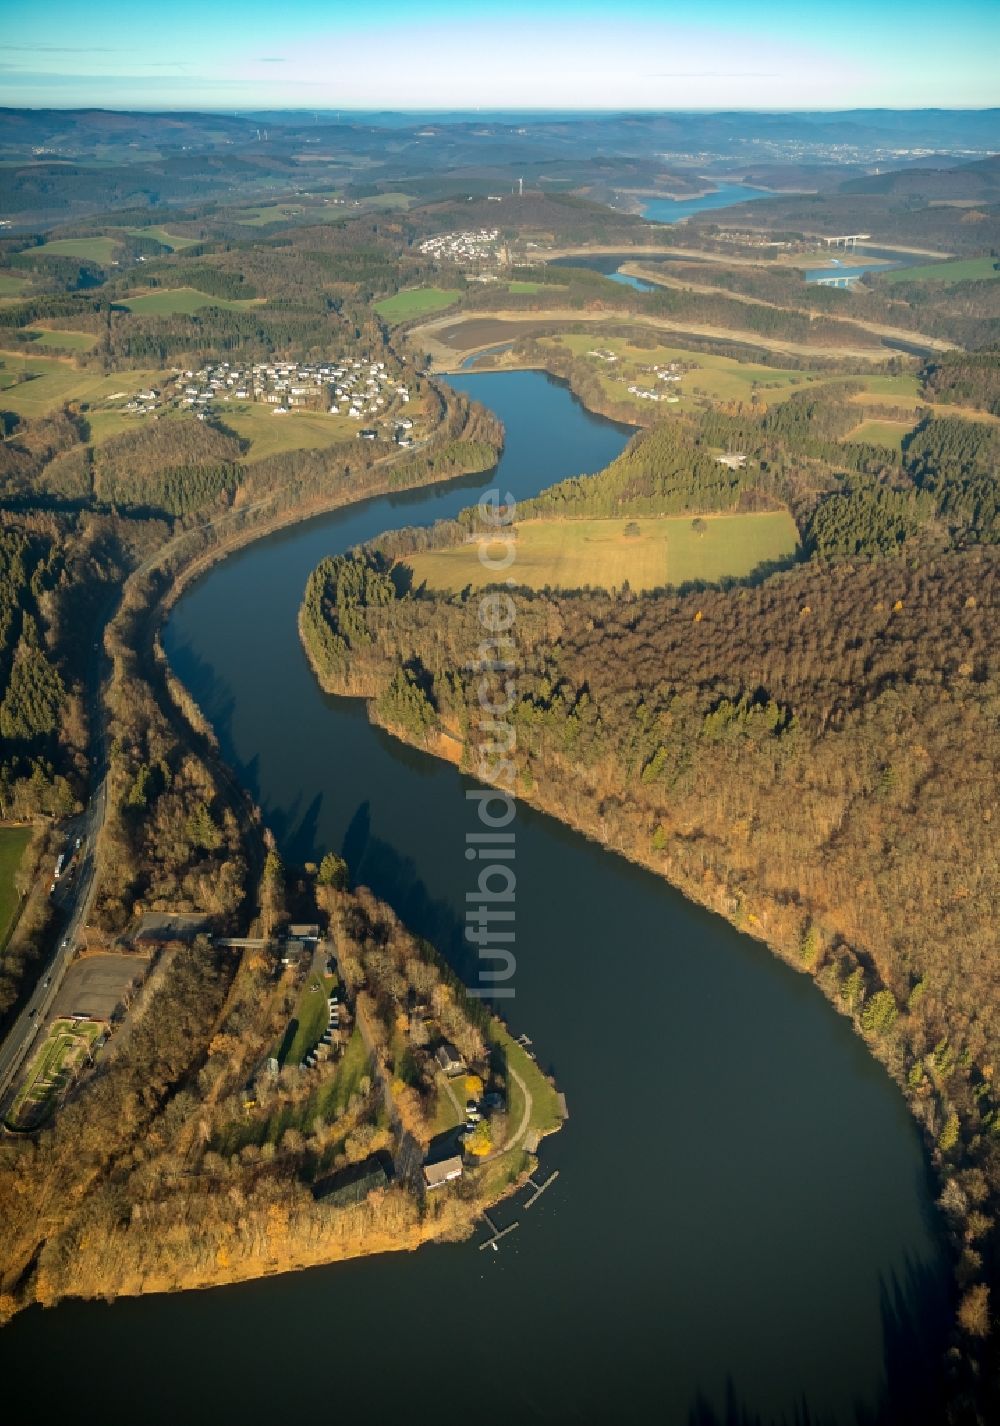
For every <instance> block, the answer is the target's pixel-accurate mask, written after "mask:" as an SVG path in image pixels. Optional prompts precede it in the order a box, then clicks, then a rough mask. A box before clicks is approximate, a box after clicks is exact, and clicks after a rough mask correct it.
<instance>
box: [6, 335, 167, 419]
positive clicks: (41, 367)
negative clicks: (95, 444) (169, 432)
mask: <svg viewBox="0 0 1000 1426" xmlns="http://www.w3.org/2000/svg"><path fill="white" fill-rule="evenodd" d="M22 375H24V376H27V377H30V380H27V381H20V380H19V378H20V377H21V376H22ZM162 384H163V373H162V372H159V371H127V372H119V373H118V375H111V376H102V374H101V373H100V372H99V371H97V370H90V371H78V370H77V368H76V367H75V366H74V365H73V364H72V362H70V361H60V360H59V358H57V357H44V356H27V355H25V354H24V353H22V352H4V351H0V391H2V392H3V405H4V407H5V408H6V409H7V410H8V411H16V412H17V414H18V415H19V416H29V417H31V416H44V415H45V413H46V412H47V411H51V410H52V409H53V408H54V407H56V406H61V405H63V403H64V402H66V401H91V402H95V401H102V400H106V399H107V398H108V396H110V395H111V394H112V393H113V392H117V391H125V392H129V393H131V392H134V391H141V390H142V388H143V387H144V386H150V385H153V386H160V385H162Z"/></svg>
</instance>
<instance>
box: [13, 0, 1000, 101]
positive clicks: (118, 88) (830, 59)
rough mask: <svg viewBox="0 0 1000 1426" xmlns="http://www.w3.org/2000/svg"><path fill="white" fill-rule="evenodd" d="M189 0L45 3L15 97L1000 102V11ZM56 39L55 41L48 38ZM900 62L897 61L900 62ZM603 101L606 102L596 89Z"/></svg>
mask: <svg viewBox="0 0 1000 1426" xmlns="http://www.w3.org/2000/svg"><path fill="white" fill-rule="evenodd" d="M279 18H280V20H281V24H280V27H279V26H277V25H276V14H275V10H274V7H273V6H272V5H270V4H269V3H267V2H266V0H246V3H244V4H241V5H239V6H232V7H230V6H225V7H205V6H203V5H200V4H197V3H195V0H177V3H176V4H174V5H173V6H172V7H171V8H170V10H169V12H166V13H164V14H162V15H157V16H156V17H155V21H154V24H155V28H154V27H153V26H150V25H149V24H148V23H146V24H144V25H143V29H142V33H140V34H138V35H137V34H136V29H137V16H136V11H135V9H134V7H133V6H130V5H126V4H125V3H124V0H108V3H107V4H106V5H104V6H103V7H102V8H101V9H99V10H90V9H88V10H87V11H86V12H84V11H83V10H81V8H80V6H79V5H77V4H74V3H73V0H38V3H36V4H35V5H33V6H32V7H30V8H28V7H24V8H21V9H19V10H17V11H16V12H12V13H11V14H9V15H8V16H7V17H6V19H5V22H4V27H3V37H4V59H3V61H2V62H0V100H2V101H3V103H4V104H5V105H8V106H35V107H55V108H75V107H81V106H86V107H107V108H119V109H150V110H163V109H171V110H177V109H187V110H190V109H192V108H200V109H202V110H209V111H214V110H234V109H244V108H248V107H252V108H254V109H281V108H296V109H302V110H304V111H306V112H309V111H310V110H314V109H329V110H336V109H341V110H344V111H362V112H365V111H367V112H372V111H377V110H382V109H386V108H391V109H395V110H397V111H411V112H425V111H437V112H441V111H444V110H456V109H457V110H468V109H476V108H480V109H492V110H494V111H495V110H498V109H519V110H523V111H527V110H532V109H541V110H546V111H550V112H556V111H567V110H579V111H584V112H586V111H588V110H589V111H590V112H605V111H607V110H611V111H615V110H620V109H629V110H637V111H640V110H641V111H651V112H656V111H660V110H688V111H692V112H700V111H706V110H707V111H712V110H718V109H724V110H730V111H741V110H746V111H754V112H756V111H765V112H766V111H769V110H775V111H783V112H793V113H794V112H797V111H807V110H812V111H833V112H836V111H842V110H850V109H856V108H872V107H879V108H888V109H924V108H946V109H959V108H961V109H979V108H989V107H993V106H994V105H995V104H996V103H997V101H998V100H1000V84H998V79H997V74H998V69H997V65H996V62H995V56H996V54H997V52H998V50H1000V7H997V6H995V5H990V4H988V3H986V0H956V3H955V4H953V5H952V6H950V7H949V10H948V12H947V20H946V23H944V22H943V21H942V19H941V14H940V11H939V10H936V9H932V8H931V6H930V4H928V3H927V0H910V2H909V3H906V0H885V3H883V4H882V5H881V6H880V7H879V8H878V10H877V11H872V10H870V9H868V8H867V7H866V6H865V5H864V4H863V3H862V0H843V3H842V4H841V5H840V6H839V7H838V9H837V11H836V13H835V15H831V14H830V13H829V12H828V11H826V10H825V8H824V9H823V10H820V9H819V7H809V6H805V7H804V6H802V5H801V4H800V3H793V0H774V3H772V4H771V5H769V6H768V7H767V9H766V11H765V12H763V13H749V12H748V11H747V9H746V7H745V6H742V5H740V4H739V3H738V0H715V3H714V4H712V5H711V6H710V7H707V11H706V10H702V11H701V12H699V18H698V19H697V20H695V19H694V18H693V17H692V11H691V10H690V9H689V7H687V6H682V5H680V4H678V3H676V0H675V3H669V0H667V3H652V0H622V3H621V4H620V5H619V6H618V7H617V8H616V10H615V13H614V16H613V17H608V15H607V10H606V7H601V6H598V5H596V4H594V3H593V0H583V3H579V4H570V3H568V2H567V0H535V3H527V0H511V2H510V3H506V4H501V3H499V0H477V3H472V4H460V3H457V0H428V3H427V4H426V5H424V6H422V7H419V8H417V7H413V6H405V5H402V4H400V3H399V0H392V2H391V3H387V4H385V5H383V6H382V7H380V8H379V10H378V12H377V13H376V14H370V13H368V12H363V11H361V10H360V9H359V8H357V7H355V6H354V5H351V4H345V3H343V0H333V3H329V0H302V3H300V4H299V5H297V6H296V7H295V8H294V10H293V11H292V12H290V13H289V14H288V15H287V16H286V15H281V16H280V17H279ZM53 37H55V38H56V40H57V41H58V43H54V42H53ZM890 56H891V63H887V57H890ZM595 92H599V93H600V94H601V96H602V100H603V101H604V102H603V103H602V104H601V105H600V106H599V110H594V109H593V108H592V104H591V102H590V101H591V96H592V95H593V94H594V93H595Z"/></svg>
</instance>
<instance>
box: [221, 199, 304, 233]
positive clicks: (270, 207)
mask: <svg viewBox="0 0 1000 1426" xmlns="http://www.w3.org/2000/svg"><path fill="white" fill-rule="evenodd" d="M305 211H306V210H305V208H304V207H303V206H302V204H301V203H265V204H263V205H262V206H261V207H259V208H238V209H236V211H235V212H233V213H232V214H231V215H230V216H231V217H232V218H233V220H234V221H235V222H237V223H242V224H243V225H244V226H245V227H247V228H266V227H267V225H268V223H287V222H288V221H289V219H291V218H298V217H299V216H300V215H301V214H302V213H304V212H305Z"/></svg>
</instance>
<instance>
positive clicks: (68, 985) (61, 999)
mask: <svg viewBox="0 0 1000 1426" xmlns="http://www.w3.org/2000/svg"><path fill="white" fill-rule="evenodd" d="M149 961H150V958H149V957H148V956H136V955H131V956H126V955H118V954H113V953H109V954H107V955H93V956H84V957H82V959H80V960H77V961H74V963H73V964H72V965H71V966H70V968H69V970H68V971H67V972H66V978H65V979H64V981H63V983H62V985H61V986H60V988H59V994H58V995H57V996H56V998H55V1001H54V1002H53V1006H52V1012H51V1014H52V1017H53V1018H58V1017H60V1016H69V1015H86V1016H87V1017H88V1018H89V1019H91V1020H110V1019H111V1016H112V1014H113V1013H114V1011H115V1008H116V1006H117V1005H118V1004H119V1002H120V1001H121V1000H122V998H123V997H124V996H125V995H127V994H128V992H129V991H130V990H132V989H133V988H134V987H135V986H136V985H138V983H139V982H140V981H141V980H142V978H143V976H144V975H145V974H146V972H147V970H148V969H149Z"/></svg>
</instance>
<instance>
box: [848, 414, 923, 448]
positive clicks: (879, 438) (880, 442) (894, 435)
mask: <svg viewBox="0 0 1000 1426" xmlns="http://www.w3.org/2000/svg"><path fill="white" fill-rule="evenodd" d="M912 430H913V422H912V421H862V422H861V424H860V426H855V428H854V430H853V431H848V433H847V435H846V436H845V437H844V440H845V441H852V442H863V441H867V442H869V443H870V444H871V445H873V446H889V447H891V448H892V450H895V451H901V450H902V449H903V437H904V436H907V435H909V433H910V432H911V431H912Z"/></svg>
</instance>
